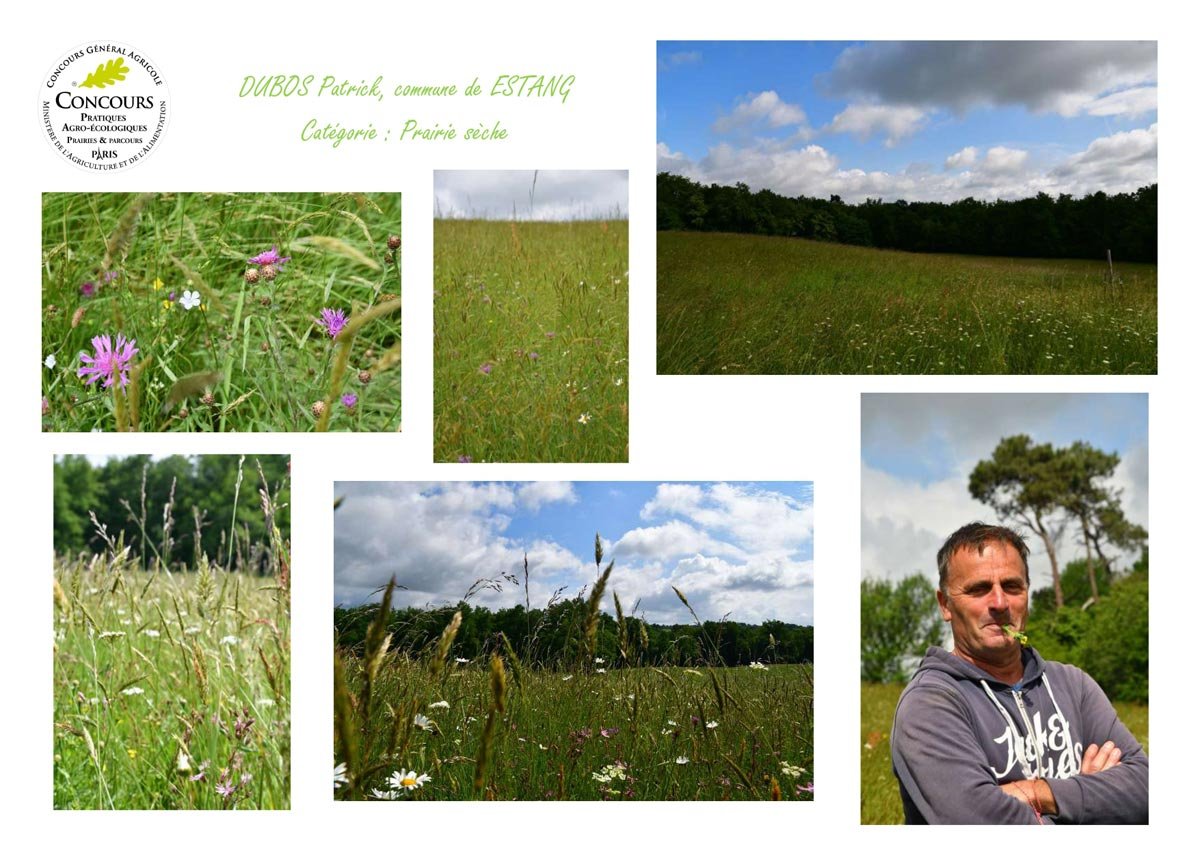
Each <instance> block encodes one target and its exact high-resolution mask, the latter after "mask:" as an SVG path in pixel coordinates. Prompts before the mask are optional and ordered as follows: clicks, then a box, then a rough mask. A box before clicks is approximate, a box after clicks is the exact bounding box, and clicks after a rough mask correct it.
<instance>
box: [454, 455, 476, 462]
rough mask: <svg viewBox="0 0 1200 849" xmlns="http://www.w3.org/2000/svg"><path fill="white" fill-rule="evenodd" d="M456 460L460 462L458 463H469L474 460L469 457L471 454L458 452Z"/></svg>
mask: <svg viewBox="0 0 1200 849" xmlns="http://www.w3.org/2000/svg"><path fill="white" fill-rule="evenodd" d="M458 462H460V463H471V462H474V461H473V460H472V459H471V455H470V454H459V455H458Z"/></svg>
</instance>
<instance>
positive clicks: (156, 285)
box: [154, 277, 164, 292]
mask: <svg viewBox="0 0 1200 849" xmlns="http://www.w3.org/2000/svg"><path fill="white" fill-rule="evenodd" d="M163 285H164V284H163V282H162V278H161V277H155V278H154V291H155V292H157V291H158V290H159V289H161V288H162V287H163Z"/></svg>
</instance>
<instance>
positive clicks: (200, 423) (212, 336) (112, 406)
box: [40, 193, 400, 431]
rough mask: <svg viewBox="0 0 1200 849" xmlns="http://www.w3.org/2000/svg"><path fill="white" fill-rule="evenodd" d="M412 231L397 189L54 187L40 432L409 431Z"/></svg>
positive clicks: (47, 223) (45, 261)
mask: <svg viewBox="0 0 1200 849" xmlns="http://www.w3.org/2000/svg"><path fill="white" fill-rule="evenodd" d="M399 233H400V196H399V195H398V194H394V195H363V194H266V195H249V194H200V193H189V194H144V195H134V194H46V195H43V198H42V349H43V350H42V352H41V355H40V358H41V359H42V361H43V362H42V366H43V367H42V424H43V428H44V429H46V430H66V431H88V430H94V429H99V430H142V431H162V430H179V431H309V430H360V431H394V430H398V429H399V427H400V312H399V308H400V298H399V295H400V262H399V257H400V252H399V250H398V248H399V236H398V235H395V234H399ZM393 235H395V238H394V239H392V240H391V241H390V242H389V236H393ZM347 321H348V324H347ZM343 325H345V326H343ZM118 337H122V339H121V340H119V339H118ZM106 340H107V341H106ZM122 341H124V342H126V343H127V344H122ZM108 349H111V350H112V353H111V354H110V353H108ZM81 368H82V369H84V370H85V373H84V374H83V375H80V374H79V371H80V370H81ZM93 378H94V379H93ZM89 380H91V382H90V383H88V381H89ZM106 384H107V385H106Z"/></svg>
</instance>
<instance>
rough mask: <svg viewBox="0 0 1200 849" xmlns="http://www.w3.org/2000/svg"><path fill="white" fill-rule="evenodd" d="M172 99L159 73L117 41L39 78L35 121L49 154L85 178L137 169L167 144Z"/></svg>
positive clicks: (74, 56)
mask: <svg viewBox="0 0 1200 849" xmlns="http://www.w3.org/2000/svg"><path fill="white" fill-rule="evenodd" d="M170 103H171V96H170V92H169V90H168V88H167V83H166V80H165V79H164V78H163V75H162V72H161V70H159V67H158V66H157V65H156V64H155V63H154V62H153V61H152V60H151V59H150V57H149V56H147V55H146V54H145V53H144V52H142V51H141V50H138V49H137V48H135V47H132V46H131V45H128V44H124V43H122V42H119V41H107V40H105V41H87V42H84V43H83V44H80V45H78V46H77V47H75V48H73V49H71V50H69V51H67V52H66V53H64V54H63V55H61V56H60V57H59V58H58V59H57V60H56V61H55V63H54V64H53V65H52V66H51V67H50V70H49V71H48V72H47V73H46V74H45V75H44V76H43V77H42V83H41V90H40V92H39V96H38V113H39V118H40V123H41V125H42V135H43V136H44V137H45V139H46V141H47V143H48V144H49V145H50V147H51V149H52V150H54V152H55V153H57V154H58V155H59V156H60V157H62V158H63V159H66V160H67V161H68V162H70V163H71V164H72V165H74V166H75V167H77V168H80V169H82V170H84V171H91V172H106V171H121V170H124V169H126V168H132V167H135V166H137V165H140V164H141V163H142V161H143V160H145V159H146V157H148V156H149V155H150V154H151V153H153V152H154V151H155V150H156V149H157V148H158V146H159V144H160V143H161V142H162V138H163V136H164V135H165V134H166V131H167V125H168V123H169V122H170V117H171V106H170Z"/></svg>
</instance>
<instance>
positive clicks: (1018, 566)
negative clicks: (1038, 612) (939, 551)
mask: <svg viewBox="0 0 1200 849" xmlns="http://www.w3.org/2000/svg"><path fill="white" fill-rule="evenodd" d="M937 599H938V606H939V607H940V608H941V609H942V618H943V619H944V620H946V621H947V622H949V623H950V630H951V631H952V632H953V634H954V649H955V651H956V653H957V654H959V655H960V656H962V657H964V658H966V659H967V660H982V661H984V662H987V663H1003V662H1005V661H1008V660H1010V659H1011V658H1012V656H1013V652H1014V650H1017V649H1018V648H1019V646H1018V644H1017V643H1016V642H1015V641H1014V640H1013V639H1012V637H1010V636H1008V634H1006V633H1005V632H1004V627H1003V626H1004V625H1011V626H1012V627H1014V628H1016V629H1017V630H1018V631H1020V630H1024V628H1025V616H1026V613H1027V612H1028V610H1029V584H1028V583H1027V582H1026V580H1025V567H1024V565H1023V564H1022V563H1021V555H1020V554H1019V553H1018V552H1017V550H1016V549H1015V548H1013V547H1012V546H1011V545H1009V544H1008V543H1006V542H1002V541H989V542H988V543H986V544H985V545H984V548H983V551H982V552H980V551H979V550H978V549H976V548H975V547H974V546H966V547H965V548H960V549H959V550H958V551H956V552H954V554H953V555H951V557H950V563H949V568H948V569H947V570H946V589H945V591H944V592H943V591H942V590H938V594H937Z"/></svg>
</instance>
